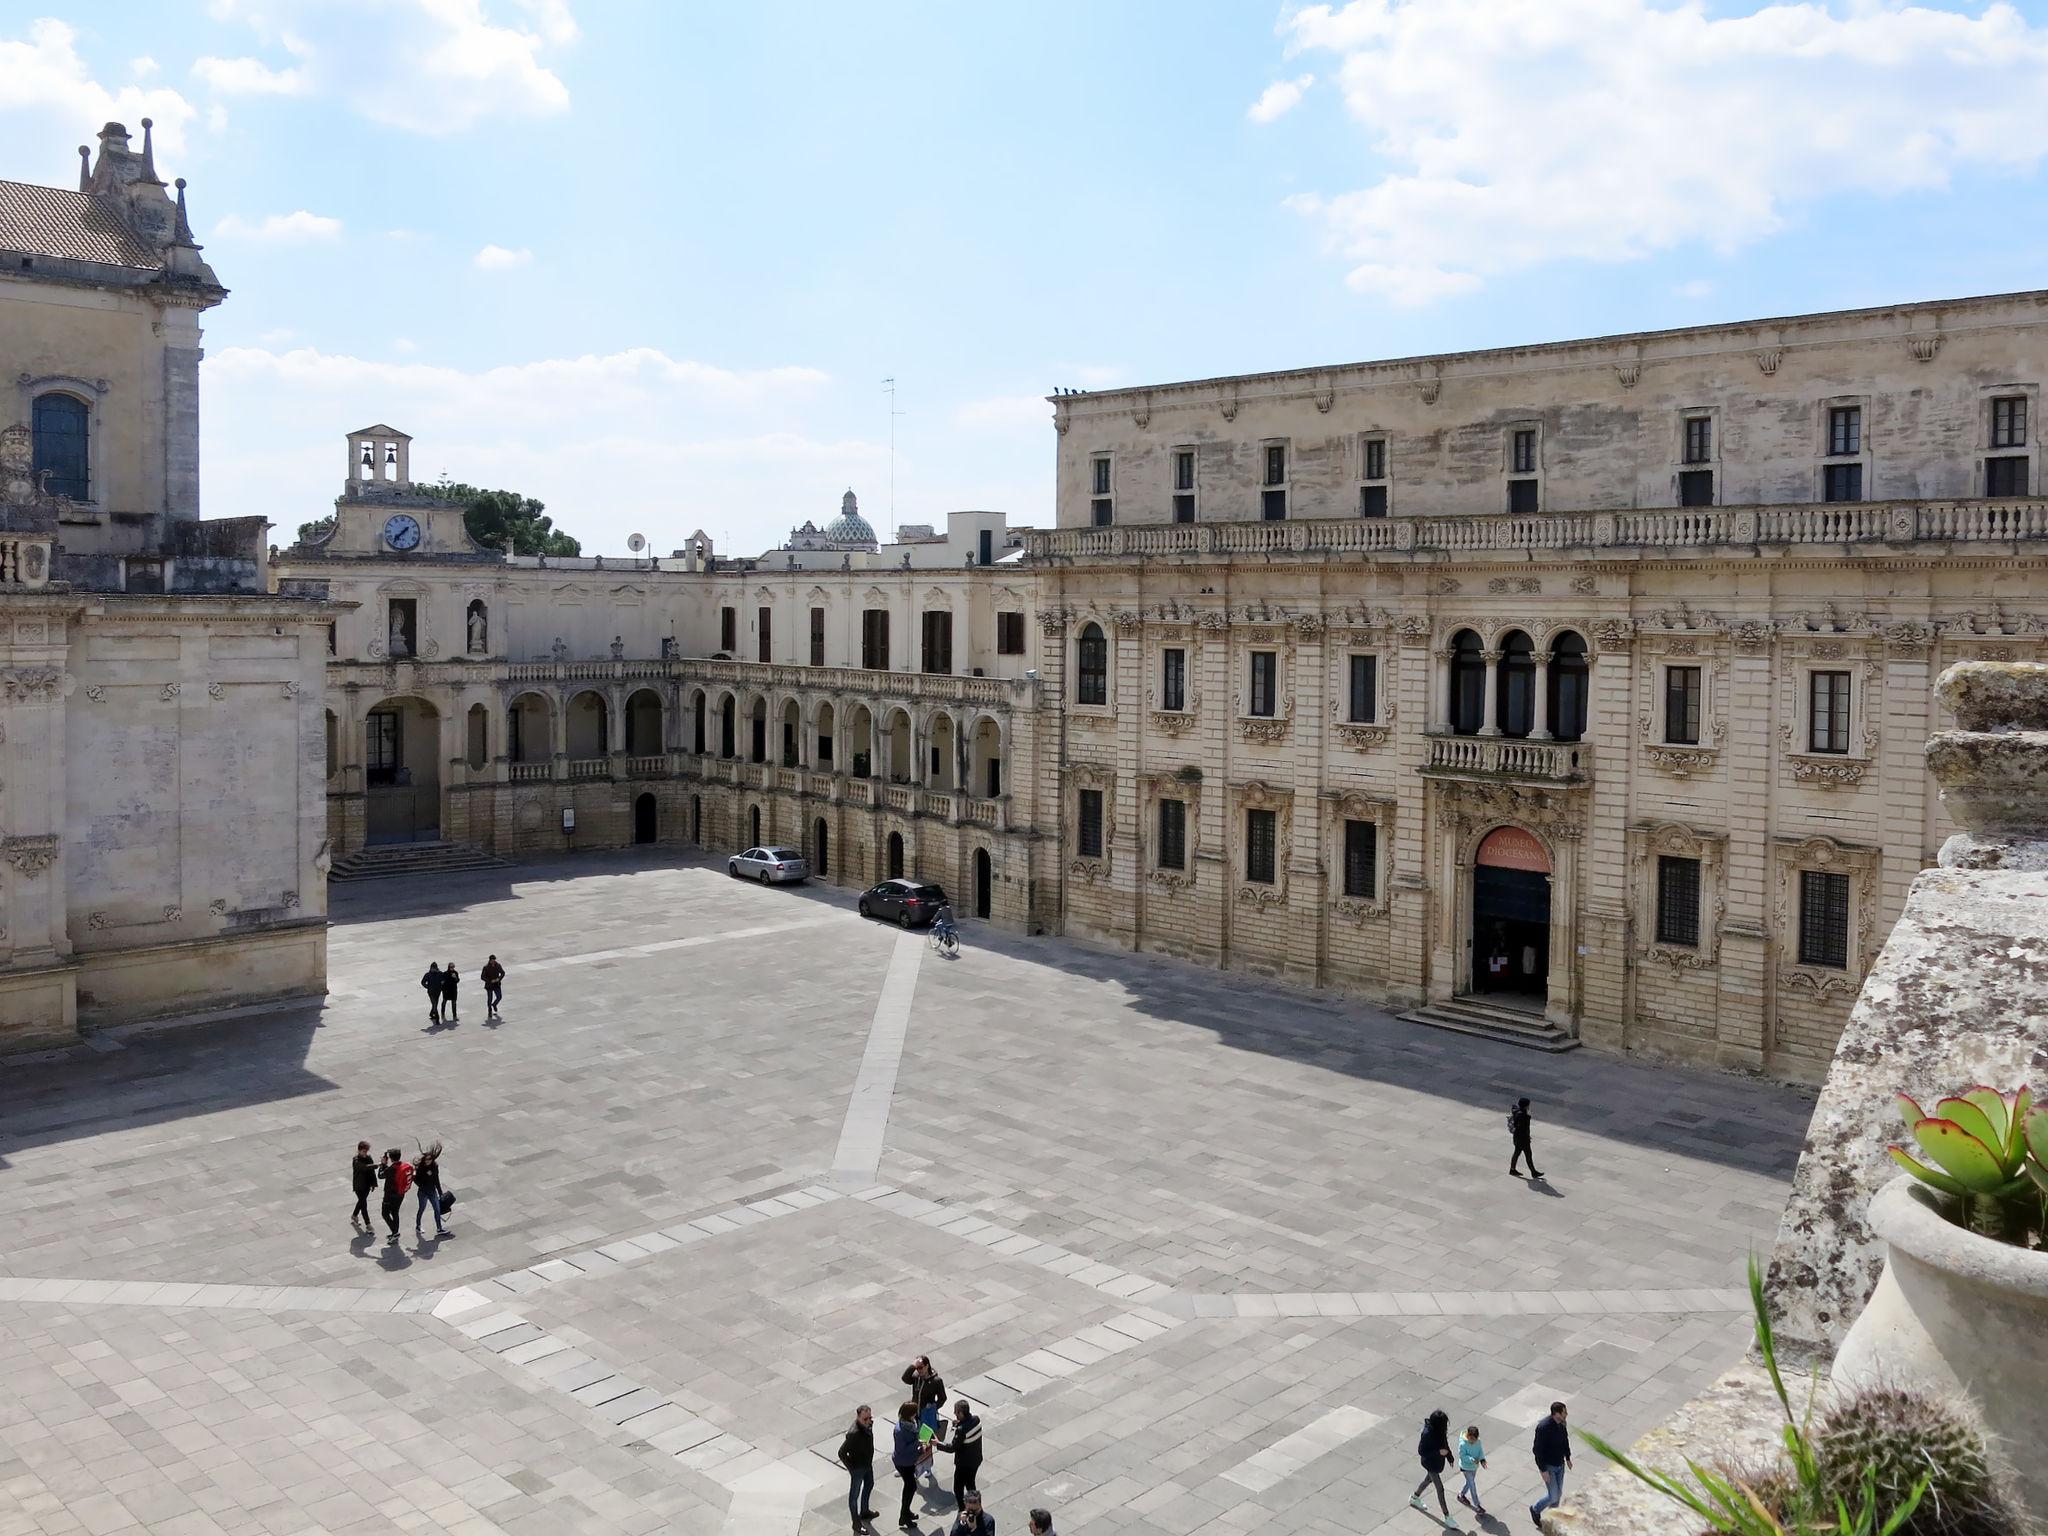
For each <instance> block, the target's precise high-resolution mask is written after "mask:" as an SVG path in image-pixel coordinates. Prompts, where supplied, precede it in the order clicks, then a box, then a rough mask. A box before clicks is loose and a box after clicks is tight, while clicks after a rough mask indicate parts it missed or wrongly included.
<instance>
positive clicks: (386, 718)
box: [363, 698, 441, 843]
mask: <svg viewBox="0 0 2048 1536" xmlns="http://www.w3.org/2000/svg"><path fill="white" fill-rule="evenodd" d="M440 760H441V717H440V715H439V714H438V713H437V712H436V711H435V709H434V706H433V705H431V704H429V703H428V702H427V701H426V700H425V699H414V698H404V699H386V700H384V701H383V702H382V703H380V704H378V705H377V706H376V707H375V708H373V709H372V710H371V711H370V712H369V714H368V715H367V716H365V717H364V720H363V778H364V781H365V785H364V787H365V789H366V790H367V800H368V804H367V806H366V807H365V812H366V820H365V826H364V829H363V830H364V841H365V842H368V843H413V842H433V841H435V840H436V839H437V838H439V837H440V835H441V769H440Z"/></svg>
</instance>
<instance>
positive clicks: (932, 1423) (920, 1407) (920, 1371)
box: [903, 1355, 946, 1492]
mask: <svg viewBox="0 0 2048 1536" xmlns="http://www.w3.org/2000/svg"><path fill="white" fill-rule="evenodd" d="M903 1384H904V1385H905V1386H906V1387H908V1388H910V1400H911V1401H912V1402H913V1403H915V1404H917V1421H918V1423H919V1424H921V1425H922V1426H924V1429H925V1431H926V1433H925V1434H924V1436H923V1439H924V1443H925V1444H926V1445H927V1446H929V1445H930V1444H931V1443H932V1441H934V1440H936V1439H937V1438H938V1434H939V1411H940V1410H941V1409H942V1408H944V1407H945V1406H946V1383H945V1380H944V1378H942V1377H941V1376H940V1375H939V1373H938V1372H937V1371H935V1370H933V1369H932V1357H931V1356H930V1355H919V1356H918V1357H917V1358H916V1359H915V1360H913V1361H911V1362H910V1364H909V1365H907V1366H905V1367H904V1370H903ZM924 1464H925V1467H926V1469H927V1470H928V1471H929V1470H930V1469H931V1465H932V1453H931V1452H930V1451H929V1450H927V1451H926V1452H925V1453H924ZM931 1479H932V1490H933V1491H934V1492H937V1490H938V1486H939V1475H938V1473H937V1472H932V1473H931Z"/></svg>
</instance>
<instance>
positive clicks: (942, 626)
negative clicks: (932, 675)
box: [924, 608, 953, 673]
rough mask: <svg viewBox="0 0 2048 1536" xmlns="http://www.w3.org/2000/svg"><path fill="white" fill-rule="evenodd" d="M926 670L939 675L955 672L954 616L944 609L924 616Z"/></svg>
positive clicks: (932, 611)
mask: <svg viewBox="0 0 2048 1536" xmlns="http://www.w3.org/2000/svg"><path fill="white" fill-rule="evenodd" d="M924 669H925V671H927V672H937V673H946V672H951V671H952V670H953V615H952V613H951V612H949V611H948V610H946V609H944V608H934V609H931V610H928V611H927V612H926V613H925V615H924Z"/></svg>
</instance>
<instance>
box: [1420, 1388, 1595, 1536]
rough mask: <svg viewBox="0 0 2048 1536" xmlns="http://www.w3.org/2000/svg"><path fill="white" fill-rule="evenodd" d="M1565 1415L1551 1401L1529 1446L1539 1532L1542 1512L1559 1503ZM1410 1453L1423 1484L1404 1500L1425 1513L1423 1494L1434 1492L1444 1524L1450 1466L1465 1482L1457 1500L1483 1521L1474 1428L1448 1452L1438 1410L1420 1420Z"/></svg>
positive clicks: (1565, 1458) (1567, 1449) (1568, 1443)
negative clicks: (1539, 1488)
mask: <svg viewBox="0 0 2048 1536" xmlns="http://www.w3.org/2000/svg"><path fill="white" fill-rule="evenodd" d="M1565 1416H1566V1415H1565V1406H1564V1404H1563V1403H1552V1404H1551V1405H1550V1412H1549V1413H1548V1414H1546V1415H1544V1417H1543V1418H1542V1419H1540V1420H1539V1421H1538V1422H1537V1425H1536V1434H1535V1437H1534V1440H1533V1442H1532V1443H1531V1445H1530V1451H1531V1453H1532V1454H1533V1456H1534V1457H1535V1460H1536V1471H1537V1473H1538V1474H1539V1475H1540V1476H1541V1477H1542V1479H1543V1497H1542V1498H1540V1499H1538V1500H1537V1501H1536V1502H1535V1503H1534V1504H1531V1505H1530V1506H1529V1519H1530V1521H1531V1522H1532V1523H1533V1524H1534V1525H1535V1527H1536V1529H1537V1530H1539V1531H1540V1530H1542V1529H1543V1511H1545V1510H1546V1509H1549V1508H1551V1507H1552V1506H1553V1505H1557V1504H1561V1503H1563V1502H1564V1474H1565V1468H1567V1467H1569V1466H1570V1465H1571V1464H1572V1437H1571V1434H1570V1432H1569V1431H1568V1430H1567V1429H1566V1428H1565ZM1415 1454H1416V1456H1417V1458H1418V1459H1420V1461H1421V1462H1422V1481H1421V1482H1419V1483H1417V1484H1416V1485H1415V1492H1414V1493H1413V1494H1412V1495H1410V1497H1409V1499H1408V1502H1409V1503H1410V1504H1412V1505H1413V1506H1414V1507H1415V1508H1417V1509H1419V1510H1421V1511H1423V1513H1425V1514H1427V1513H1428V1512H1429V1506H1428V1505H1427V1504H1425V1503H1423V1502H1422V1494H1423V1490H1424V1489H1427V1488H1434V1489H1435V1490H1436V1502H1437V1508H1439V1509H1440V1510H1442V1511H1443V1518H1444V1524H1445V1525H1449V1524H1450V1523H1451V1505H1450V1500H1448V1499H1447V1498H1445V1497H1444V1473H1445V1472H1447V1471H1449V1470H1450V1469H1451V1468H1452V1467H1453V1466H1455V1467H1456V1468H1457V1469H1458V1471H1459V1473H1460V1474H1462V1476H1463V1478H1464V1483H1465V1486H1464V1487H1462V1488H1460V1489H1459V1490H1458V1502H1459V1503H1460V1504H1462V1505H1464V1506H1465V1507H1466V1508H1467V1509H1469V1510H1471V1511H1472V1513H1473V1514H1475V1515H1477V1516H1479V1517H1480V1518H1481V1519H1482V1520H1483V1519H1485V1518H1486V1505H1485V1504H1484V1503H1482V1502H1481V1501H1480V1498H1479V1473H1480V1470H1481V1469H1482V1468H1484V1467H1485V1465H1486V1445H1485V1443H1484V1442H1483V1441H1481V1439H1480V1438H1479V1426H1478V1425H1477V1424H1470V1425H1467V1426H1466V1428H1465V1433H1464V1435H1463V1437H1462V1438H1461V1439H1460V1440H1459V1441H1458V1444H1457V1447H1456V1448H1455V1449H1453V1448H1452V1446H1451V1416H1450V1415H1449V1414H1447V1413H1445V1412H1444V1411H1443V1409H1441V1408H1439V1409H1437V1410H1436V1411H1435V1412H1434V1413H1432V1414H1431V1415H1430V1416H1429V1417H1428V1418H1426V1419H1424V1420H1423V1421H1422V1438H1421V1439H1420V1440H1418V1441H1417V1442H1416V1445H1415Z"/></svg>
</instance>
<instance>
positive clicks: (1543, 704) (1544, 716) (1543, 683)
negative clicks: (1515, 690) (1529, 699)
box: [1529, 651, 1551, 741]
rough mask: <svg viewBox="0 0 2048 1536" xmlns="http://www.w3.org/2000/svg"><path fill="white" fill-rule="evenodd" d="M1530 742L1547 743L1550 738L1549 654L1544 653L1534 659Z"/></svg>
mask: <svg viewBox="0 0 2048 1536" xmlns="http://www.w3.org/2000/svg"><path fill="white" fill-rule="evenodd" d="M1529 739H1530V740H1531V741H1549V740H1550V739H1551V736H1550V653H1549V652H1548V651H1545V652H1544V653H1543V654H1542V655H1541V656H1538V657H1537V658H1536V729H1534V730H1533V731H1531V732H1530V733H1529Z"/></svg>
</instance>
